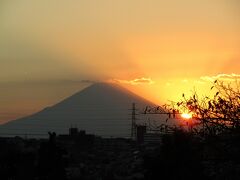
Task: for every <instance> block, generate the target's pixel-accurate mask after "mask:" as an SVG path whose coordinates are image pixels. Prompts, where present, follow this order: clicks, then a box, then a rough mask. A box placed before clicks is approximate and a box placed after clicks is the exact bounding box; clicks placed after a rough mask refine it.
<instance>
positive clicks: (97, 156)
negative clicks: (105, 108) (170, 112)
mask: <svg viewBox="0 0 240 180" xmlns="http://www.w3.org/2000/svg"><path fill="white" fill-rule="evenodd" d="M239 140H240V135H239V134H238V133H235V134H234V135H233V134H231V135H229V134H228V135H222V136H218V137H208V138H207V139H206V140H202V139H200V138H197V137H196V136H192V134H191V133H189V132H184V131H181V130H176V131H175V132H173V133H172V134H168V135H163V136H162V139H161V142H155V143H151V144H147V143H144V142H141V144H138V143H136V142H135V141H132V140H129V139H123V138H107V139H106V138H101V137H96V136H94V135H87V134H85V132H84V131H80V132H78V131H74V130H73V131H71V132H70V134H69V135H60V136H56V134H55V133H49V139H46V140H44V139H38V140H37V139H22V138H19V137H15V138H0V179H3V180H10V179H11V180H13V179H17V180H18V179H19V180H20V179H25V180H28V179H29V180H30V179H31V180H34V179H36V180H50V179H59V180H65V179H69V180H77V179H83V180H85V179H86V180H98V179H101V180H138V179H139V180H141V179H149V180H152V179H184V180H188V179H194V180H195V179H211V180H219V179H229V180H231V179H239V177H240V153H239V152H240V144H239Z"/></svg>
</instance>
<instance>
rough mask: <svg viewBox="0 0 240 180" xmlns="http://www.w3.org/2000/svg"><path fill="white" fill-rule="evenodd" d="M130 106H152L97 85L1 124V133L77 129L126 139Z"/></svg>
mask: <svg viewBox="0 0 240 180" xmlns="http://www.w3.org/2000/svg"><path fill="white" fill-rule="evenodd" d="M132 103H136V107H137V108H139V109H143V108H144V107H146V106H149V105H150V106H153V105H154V104H153V103H152V102H150V101H148V100H146V99H144V98H142V97H140V96H138V95H136V94H134V93H132V92H130V91H129V90H126V89H125V88H123V87H121V86H119V85H116V84H110V83H96V84H93V85H91V86H89V87H87V88H85V89H84V90H82V91H80V92H78V93H76V94H74V95H72V96H70V97H68V98H66V99H65V100H63V101H61V102H59V103H57V104H56V105H54V106H52V107H47V108H45V109H44V110H42V111H40V112H38V113H35V114H33V115H31V116H28V117H24V118H21V119H17V120H14V121H10V122H8V123H6V124H3V125H2V126H0V133H7V134H47V132H48V131H55V132H56V133H57V134H66V133H68V129H69V128H70V127H78V128H79V129H81V130H86V132H87V133H92V134H96V135H101V136H117V137H126V136H129V135H130V133H131V110H130V109H131V108H132Z"/></svg>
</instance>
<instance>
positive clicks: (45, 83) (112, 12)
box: [0, 0, 240, 122]
mask: <svg viewBox="0 0 240 180" xmlns="http://www.w3.org/2000/svg"><path fill="white" fill-rule="evenodd" d="M0 22H1V23H0V67H1V71H0V89H1V93H0V122H6V121H8V120H11V119H14V118H17V117H21V116H25V115H26V114H31V113H33V112H35V111H38V110H40V109H41V108H44V107H46V106H49V105H52V104H55V103H56V102H59V101H60V100H62V99H63V98H64V97H67V96H69V95H71V94H73V93H74V92H77V91H79V90H81V89H83V88H84V87H86V86H88V85H89V84H91V83H93V82H98V81H107V82H115V83H119V84H122V85H123V86H125V87H127V88H129V89H130V90H132V91H134V92H135V93H137V94H139V95H141V96H144V97H145V98H147V99H149V100H151V101H153V102H156V103H165V102H166V101H167V100H177V99H178V98H179V96H181V94H182V93H183V92H189V91H190V90H192V89H193V88H194V87H195V88H196V89H197V90H198V91H200V92H201V93H205V91H206V89H207V88H208V87H209V81H211V80H213V79H216V78H222V79H224V80H227V81H232V80H236V79H239V77H240V75H239V74H240V72H239V67H240V51H239V50H240V3H239V1H238V0H211V1H209V0H194V1H193V0H168V1H163V0H148V1H143V0H131V1H129V0H115V1H112V0H101V1H100V0H81V1H74V0H70V1H64V0H41V1H40V0H38V1H32V0H21V1H18V0H12V1H9V0H1V2H0Z"/></svg>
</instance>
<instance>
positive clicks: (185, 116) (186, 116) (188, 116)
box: [181, 113, 192, 119]
mask: <svg viewBox="0 0 240 180" xmlns="http://www.w3.org/2000/svg"><path fill="white" fill-rule="evenodd" d="M181 117H182V118H184V119H191V118H192V115H191V114H188V113H183V114H181Z"/></svg>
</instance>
